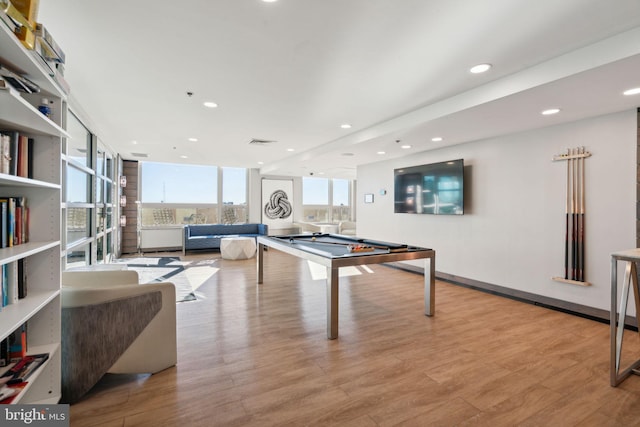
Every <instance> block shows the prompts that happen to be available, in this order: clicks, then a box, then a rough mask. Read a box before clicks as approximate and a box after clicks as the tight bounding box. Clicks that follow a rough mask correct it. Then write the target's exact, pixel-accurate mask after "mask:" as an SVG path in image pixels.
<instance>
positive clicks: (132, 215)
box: [122, 160, 139, 254]
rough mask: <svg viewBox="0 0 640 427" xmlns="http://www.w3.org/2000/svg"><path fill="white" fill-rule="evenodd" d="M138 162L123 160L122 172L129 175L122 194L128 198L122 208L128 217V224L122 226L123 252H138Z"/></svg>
mask: <svg viewBox="0 0 640 427" xmlns="http://www.w3.org/2000/svg"><path fill="white" fill-rule="evenodd" d="M138 166H139V164H138V162H137V161H135V160H123V162H122V173H123V175H124V176H126V177H127V186H126V187H125V188H123V189H122V194H124V195H125V197H126V198H127V205H126V206H125V207H123V208H122V214H123V215H124V216H126V217H127V225H126V226H124V227H122V253H123V254H132V253H136V252H138V205H137V204H136V201H137V200H138Z"/></svg>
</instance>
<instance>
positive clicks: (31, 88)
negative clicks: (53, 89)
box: [0, 64, 40, 93]
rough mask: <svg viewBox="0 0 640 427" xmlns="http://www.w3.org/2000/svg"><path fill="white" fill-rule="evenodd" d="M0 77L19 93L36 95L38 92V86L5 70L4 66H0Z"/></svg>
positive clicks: (9, 70)
mask: <svg viewBox="0 0 640 427" xmlns="http://www.w3.org/2000/svg"><path fill="white" fill-rule="evenodd" d="M0 76H2V78H3V79H4V80H6V81H7V82H9V84H10V85H11V86H13V87H14V88H15V89H17V90H18V91H20V92H25V93H38V92H40V86H38V85H37V84H36V83H34V82H32V81H31V80H29V79H28V78H26V77H24V76H21V75H20V74H18V73H16V72H14V71H13V70H11V69H9V68H7V66H6V65H3V64H0Z"/></svg>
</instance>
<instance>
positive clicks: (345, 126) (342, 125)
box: [340, 123, 351, 129]
mask: <svg viewBox="0 0 640 427" xmlns="http://www.w3.org/2000/svg"><path fill="white" fill-rule="evenodd" d="M340 127H341V128H342V129H351V125H350V124H349V123H343V124H341V125H340Z"/></svg>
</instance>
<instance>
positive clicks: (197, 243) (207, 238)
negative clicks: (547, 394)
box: [182, 224, 269, 254]
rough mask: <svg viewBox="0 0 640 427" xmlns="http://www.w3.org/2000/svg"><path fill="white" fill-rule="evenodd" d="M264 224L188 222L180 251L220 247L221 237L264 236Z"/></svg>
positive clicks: (266, 231) (265, 226)
mask: <svg viewBox="0 0 640 427" xmlns="http://www.w3.org/2000/svg"><path fill="white" fill-rule="evenodd" d="M268 231H269V228H268V226H267V225H266V224H189V225H185V226H184V234H183V241H182V253H183V254H184V253H186V252H187V251H190V250H196V249H220V240H222V238H223V237H238V236H242V237H257V236H266V235H267V233H268Z"/></svg>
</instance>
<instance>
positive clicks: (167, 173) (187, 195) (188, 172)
mask: <svg viewBox="0 0 640 427" xmlns="http://www.w3.org/2000/svg"><path fill="white" fill-rule="evenodd" d="M141 168H142V172H141V176H142V183H141V193H142V196H141V201H142V203H182V204H185V203H216V202H217V198H218V171H217V169H218V168H217V167H215V166H199V165H179V164H174V163H153V162H143V163H142V164H141Z"/></svg>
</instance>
